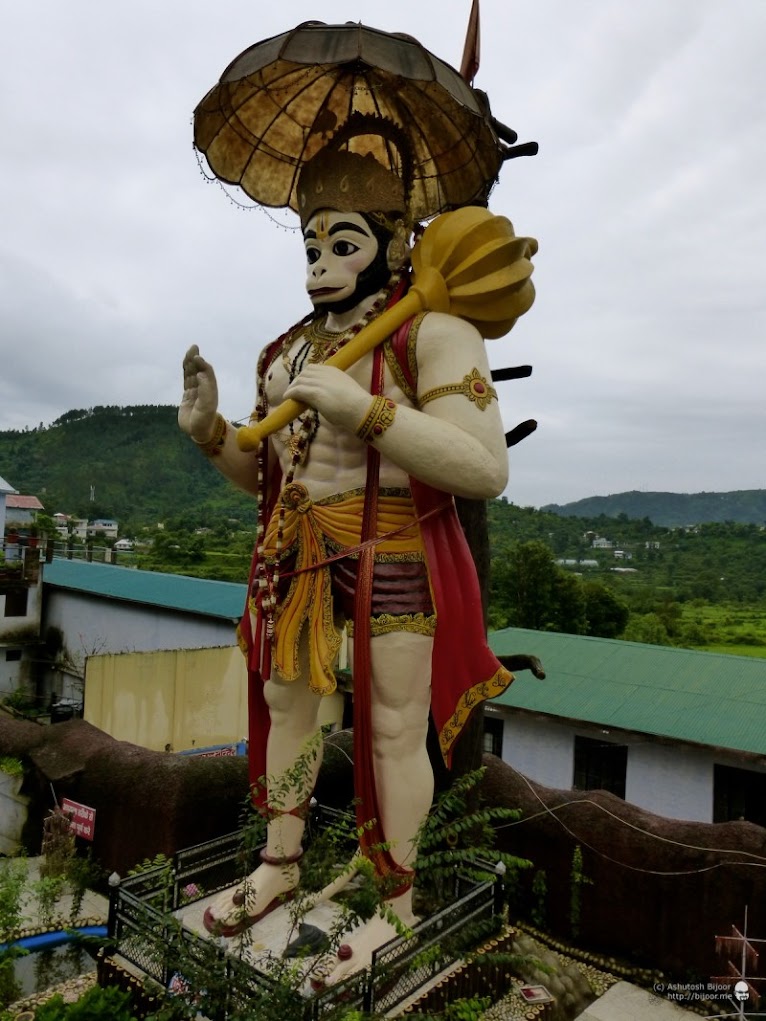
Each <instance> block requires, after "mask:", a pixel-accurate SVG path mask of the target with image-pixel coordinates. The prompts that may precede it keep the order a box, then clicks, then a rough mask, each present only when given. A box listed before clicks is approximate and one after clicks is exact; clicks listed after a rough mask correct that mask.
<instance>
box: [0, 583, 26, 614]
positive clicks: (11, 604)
mask: <svg viewBox="0 0 766 1021" xmlns="http://www.w3.org/2000/svg"><path fill="white" fill-rule="evenodd" d="M28 594H29V590H28V589H25V588H15V589H14V588H12V589H9V590H8V591H7V592H6V593H5V616H6V617H26V615H27V596H28Z"/></svg>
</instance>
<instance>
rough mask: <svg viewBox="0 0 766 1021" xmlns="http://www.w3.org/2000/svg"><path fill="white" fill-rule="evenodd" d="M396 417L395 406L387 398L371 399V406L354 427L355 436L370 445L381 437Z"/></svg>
mask: <svg viewBox="0 0 766 1021" xmlns="http://www.w3.org/2000/svg"><path fill="white" fill-rule="evenodd" d="M395 417H396V404H394V402H393V401H392V400H391V399H390V398H389V397H373V399H372V404H370V407H369V409H368V411H367V414H366V415H365V416H364V418H363V419H362V421H361V422H360V423H359V425H358V426H357V427H356V435H357V436H358V437H359V439H360V440H364V442H365V443H372V441H373V440H377V439H378V438H379V437H381V436H382V435H383V433H384V432H385V431H386V429H388V427H389V426H390V425H391V424H392V423H393V421H394V418H395Z"/></svg>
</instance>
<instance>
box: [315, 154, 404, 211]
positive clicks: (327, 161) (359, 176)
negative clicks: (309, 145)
mask: <svg viewBox="0 0 766 1021" xmlns="http://www.w3.org/2000/svg"><path fill="white" fill-rule="evenodd" d="M405 205H406V203H405V197H404V184H403V182H402V180H401V178H399V177H397V176H396V174H393V173H391V171H390V170H386V168H385V167H384V166H383V165H382V164H381V163H379V162H378V161H377V160H376V159H375V157H374V156H373V155H372V153H367V154H366V155H365V156H362V155H361V154H360V153H357V152H349V151H348V150H346V149H321V150H320V151H319V152H318V153H317V154H316V156H314V157H312V159H310V160H309V161H308V163H306V165H305V166H304V168H303V170H302V171H301V175H300V179H299V181H298V214H299V216H300V218H301V226H302V227H305V226H306V224H307V223H308V221H309V220H310V219H311V217H312V216H313V215H314V213H316V212H318V210H320V209H335V210H337V211H338V212H340V213H373V212H386V213H391V212H398V213H403V212H404V211H405Z"/></svg>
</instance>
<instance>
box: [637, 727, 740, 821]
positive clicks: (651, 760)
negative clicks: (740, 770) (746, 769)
mask: <svg viewBox="0 0 766 1021" xmlns="http://www.w3.org/2000/svg"><path fill="white" fill-rule="evenodd" d="M740 765H741V763H740ZM625 800H626V801H630V802H632V804H634V805H638V807H639V808H645V809H646V810H647V811H649V812H654V813H655V814H657V815H664V816H667V817H669V818H671V819H686V820H688V821H689V822H712V821H713V752H712V749H711V750H706V749H704V748H693V747H688V746H684V745H665V744H659V743H657V742H655V741H649V740H648V739H647V741H645V742H643V743H635V744H630V746H629V749H628V772H627V776H626V780H625Z"/></svg>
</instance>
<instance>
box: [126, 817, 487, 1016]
mask: <svg viewBox="0 0 766 1021" xmlns="http://www.w3.org/2000/svg"><path fill="white" fill-rule="evenodd" d="M324 812H327V810H326V809H325V810H324ZM331 814H332V813H331ZM256 858H257V849H252V850H245V849H244V847H243V841H242V834H241V833H239V832H236V833H229V834H227V835H225V836H223V837H219V838H217V839H216V840H211V841H208V842H206V843H204V844H198V845H196V846H194V847H191V848H187V849H185V850H183V851H180V852H178V853H177V854H176V855H174V856H173V858H172V859H171V860H170V861H169V862H168V863H167V864H166V865H159V866H157V867H154V868H152V869H148V870H146V871H142V872H140V873H138V874H136V875H134V876H129V877H128V878H127V879H125V880H124V881H123V882H122V883H121V884H120V886H119V887H118V888H116V889H115V890H114V891H113V894H112V902H111V910H110V926H109V928H110V936H111V937H112V939H113V941H114V943H115V945H116V948H117V952H118V953H119V954H120V955H121V956H122V957H124V958H125V959H127V960H128V961H130V962H131V964H132V965H133V966H134V967H136V968H138V969H139V970H140V971H142V972H144V973H145V974H146V975H148V976H149V977H151V978H152V979H154V980H155V981H156V982H157V983H159V984H160V985H161V986H162V987H163V988H164V989H168V988H169V986H170V983H171V981H172V980H173V978H174V975H175V974H177V972H178V970H179V968H180V965H179V963H178V961H179V959H182V958H183V957H184V956H186V959H187V960H189V959H191V960H192V961H197V962H199V963H203V962H204V963H206V964H207V965H209V966H210V967H211V968H216V969H220V970H219V971H218V974H219V975H225V979H226V985H227V988H228V989H229V997H230V1000H229V1002H230V1003H231V1004H234V1003H236V1002H240V1003H241V1002H245V1001H246V1000H247V998H248V996H251V995H252V993H253V991H255V990H260V991H261V992H263V991H264V990H268V989H276V988H277V983H276V982H275V981H274V980H273V979H272V978H271V977H270V976H269V975H268V974H267V973H266V972H264V971H262V970H260V969H258V968H257V967H254V966H251V965H249V964H248V963H247V962H245V961H242V960H241V959H237V958H235V957H233V956H231V955H230V954H228V953H227V952H226V950H225V949H224V948H222V947H221V945H220V944H219V942H218V941H211V940H209V939H206V938H204V937H202V936H199V935H197V934H196V933H194V932H192V931H190V930H188V929H185V928H183V927H182V926H179V924H178V922H177V920H176V919H175V918H173V917H172V916H171V912H173V911H177V910H178V909H179V908H180V907H183V906H184V905H186V904H190V903H193V902H194V901H197V900H201V899H203V898H204V897H207V896H209V895H210V894H212V893H215V892H216V891H218V890H221V889H225V888H226V887H228V886H231V885H233V884H234V883H236V882H237V881H238V879H240V878H241V877H242V876H243V875H246V874H247V873H248V872H249V871H251V869H252V868H253V866H254V863H255V860H256ZM473 865H474V867H476V866H477V865H478V866H479V867H480V868H484V867H486V870H487V873H489V874H491V873H492V871H493V869H492V866H491V865H490V864H489V863H476V862H474V863H473ZM500 884H501V878H500V877H498V878H497V879H496V880H494V881H493V880H487V881H485V882H480V881H478V880H476V879H474V878H471V877H467V876H463V875H461V874H459V873H456V875H455V900H454V901H453V903H451V904H450V905H448V906H447V907H445V908H443V909H442V910H441V911H439V912H438V913H437V914H434V915H432V916H431V917H429V918H427V919H425V920H424V921H422V922H420V923H419V924H418V925H416V926H415V927H414V928H413V930H412V933H411V935H410V936H408V937H401V938H397V939H394V940H392V941H391V942H390V943H387V944H386V945H385V946H382V947H380V948H378V950H376V951H375V952H374V953H373V957H372V962H371V965H370V967H369V968H366V969H363V970H360V971H358V972H355V973H354V974H352V975H351V976H350V977H349V978H348V979H347V980H346V981H345V982H343V983H339V984H338V985H335V986H331V987H328V988H327V989H326V990H322V991H320V992H318V993H316V994H315V995H314V996H312V997H311V998H309V999H307V1000H306V1002H305V1015H304V1016H305V1018H306V1021H321V1019H322V1018H323V1017H325V1016H326V1015H327V1014H329V1013H330V1012H331V1011H332V1010H334V1009H335V1008H336V1007H337V1005H338V1003H339V1002H342V1003H343V1004H344V1006H345V1007H347V1008H348V1009H349V1010H351V1009H354V1008H358V1009H364V1010H367V1011H372V1010H377V1011H380V1012H386V1011H390V1010H392V1009H393V1008H394V1007H396V1006H397V1005H398V1004H400V1003H401V1002H403V1001H404V1000H405V999H408V998H410V997H412V996H413V995H415V994H416V993H417V991H418V989H420V988H422V987H423V986H424V985H425V984H426V983H427V982H430V981H431V980H433V979H434V978H435V977H436V976H437V975H438V974H439V973H440V972H442V971H443V970H444V969H445V968H447V967H448V966H449V965H450V963H451V962H452V961H456V960H458V959H459V958H460V957H461V956H462V955H463V953H465V952H466V951H467V949H468V946H467V945H466V943H465V940H462V941H461V938H460V937H461V936H463V935H464V934H465V933H466V932H467V931H469V930H473V928H474V927H475V925H476V924H477V923H482V922H487V923H489V922H491V919H492V918H493V916H494V915H495V914H496V912H497V911H498V910H499V908H500V906H501V903H502V897H501V896H500V895H499V894H500V892H501V886H500ZM179 940H180V944H179ZM224 1016H225V1017H228V1016H229V1014H228V1010H227V1011H225V1013H224Z"/></svg>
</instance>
